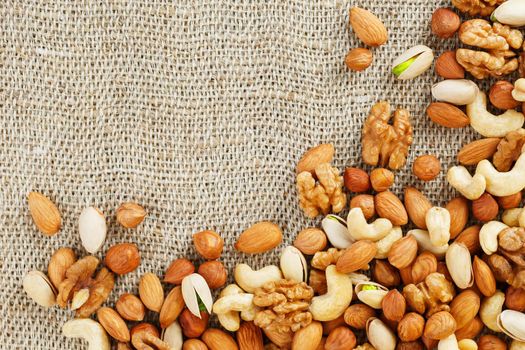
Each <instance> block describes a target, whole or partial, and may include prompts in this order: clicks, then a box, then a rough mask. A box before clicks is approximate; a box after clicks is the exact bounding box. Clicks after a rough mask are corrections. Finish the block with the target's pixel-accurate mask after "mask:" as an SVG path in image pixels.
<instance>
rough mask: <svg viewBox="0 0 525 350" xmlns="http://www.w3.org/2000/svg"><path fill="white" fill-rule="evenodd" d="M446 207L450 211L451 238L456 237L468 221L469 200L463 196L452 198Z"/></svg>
mask: <svg viewBox="0 0 525 350" xmlns="http://www.w3.org/2000/svg"><path fill="white" fill-rule="evenodd" d="M445 209H447V210H448V212H449V213H450V230H449V231H450V238H452V239H453V238H456V236H457V235H459V233H460V232H461V231H463V229H464V228H465V225H466V224H467V221H468V216H469V208H468V201H467V200H466V199H465V198H463V197H456V198H452V199H451V200H450V201H449V202H448V203H447V205H446V206H445Z"/></svg>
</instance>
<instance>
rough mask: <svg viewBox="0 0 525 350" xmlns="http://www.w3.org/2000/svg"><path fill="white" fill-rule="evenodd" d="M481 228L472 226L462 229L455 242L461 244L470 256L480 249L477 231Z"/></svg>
mask: <svg viewBox="0 0 525 350" xmlns="http://www.w3.org/2000/svg"><path fill="white" fill-rule="evenodd" d="M480 229H481V227H480V226H479V225H474V226H470V227H467V228H466V229H464V230H463V231H462V232H461V233H460V234H459V235H458V236H457V237H456V240H455V242H457V243H463V244H464V245H465V246H466V247H467V248H468V250H469V252H470V254H475V253H477V252H478V251H479V249H480V248H481V246H480V243H479V231H480Z"/></svg>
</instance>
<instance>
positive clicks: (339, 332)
mask: <svg viewBox="0 0 525 350" xmlns="http://www.w3.org/2000/svg"><path fill="white" fill-rule="evenodd" d="M356 344H357V340H356V337H355V334H354V332H352V330H351V329H350V328H348V327H345V326H341V327H337V328H335V329H334V330H332V331H331V332H330V334H328V337H327V338H326V342H325V344H324V350H345V349H355V346H356ZM292 349H293V348H292ZM298 349H302V348H298ZM305 349H306V348H305ZM313 349H314V350H315V349H316V348H313Z"/></svg>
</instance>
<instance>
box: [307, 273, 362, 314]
mask: <svg viewBox="0 0 525 350" xmlns="http://www.w3.org/2000/svg"><path fill="white" fill-rule="evenodd" d="M325 273H326V284H327V290H328V291H327V293H326V294H323V295H320V296H317V297H314V298H313V299H312V303H311V304H310V312H311V313H312V317H313V319H314V320H317V321H332V320H335V319H336V318H338V317H339V316H341V315H342V314H343V313H344V312H345V310H346V308H347V307H348V305H350V302H351V301H352V281H351V280H350V277H348V275H346V274H344V273H340V272H338V271H337V269H336V267H335V265H330V266H328V267H327V268H326V271H325Z"/></svg>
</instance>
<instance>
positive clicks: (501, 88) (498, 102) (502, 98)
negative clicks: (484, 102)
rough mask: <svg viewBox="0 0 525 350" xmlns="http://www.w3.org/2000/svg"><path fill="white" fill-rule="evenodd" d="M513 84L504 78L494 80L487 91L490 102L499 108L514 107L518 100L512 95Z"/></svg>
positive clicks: (517, 104) (516, 105)
mask: <svg viewBox="0 0 525 350" xmlns="http://www.w3.org/2000/svg"><path fill="white" fill-rule="evenodd" d="M513 89H514V85H513V84H512V83H511V82H509V81H505V80H500V81H498V82H496V83H495V84H494V85H492V87H491V88H490V91H489V100H490V103H492V105H493V106H494V107H496V108H499V109H514V108H517V107H518V106H519V102H518V101H516V100H515V99H514V97H512V90H513Z"/></svg>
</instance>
